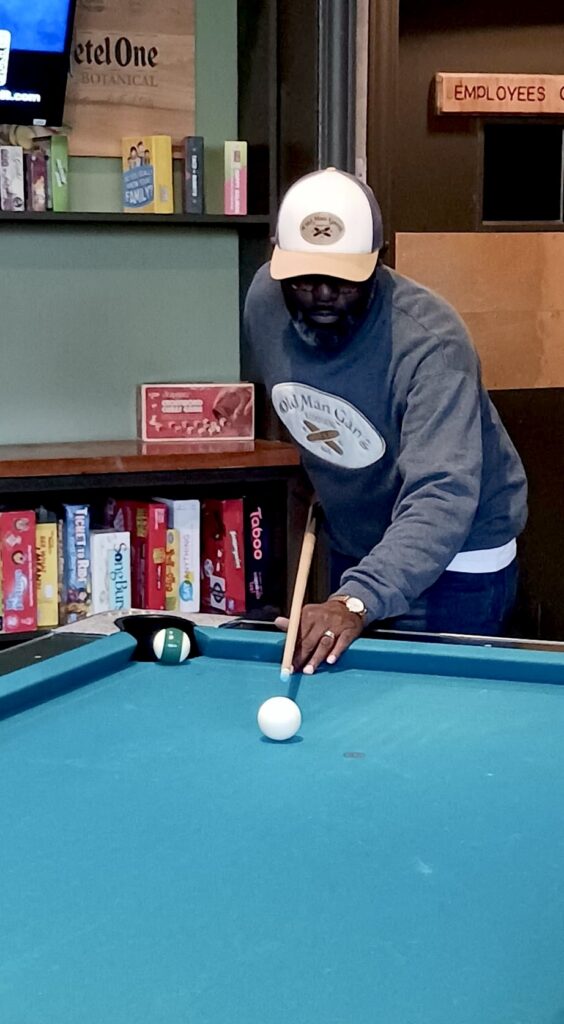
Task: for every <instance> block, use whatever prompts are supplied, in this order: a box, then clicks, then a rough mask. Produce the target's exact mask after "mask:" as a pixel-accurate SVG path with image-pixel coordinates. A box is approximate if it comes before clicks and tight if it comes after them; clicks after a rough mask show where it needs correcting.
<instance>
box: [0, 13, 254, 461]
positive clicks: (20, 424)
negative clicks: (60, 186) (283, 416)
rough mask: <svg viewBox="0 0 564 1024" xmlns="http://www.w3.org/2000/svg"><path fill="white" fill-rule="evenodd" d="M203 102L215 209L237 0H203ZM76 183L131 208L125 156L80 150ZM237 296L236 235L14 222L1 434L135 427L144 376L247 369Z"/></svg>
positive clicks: (0, 278) (130, 430)
mask: <svg viewBox="0 0 564 1024" xmlns="http://www.w3.org/2000/svg"><path fill="white" fill-rule="evenodd" d="M196 106H197V114H196V130H197V132H198V133H199V134H202V135H204V136H205V139H206V147H207V148H208V147H209V155H208V149H207V152H206V158H207V170H208V171H209V172H210V174H209V177H210V179H212V180H213V179H214V178H215V181H214V182H213V186H212V185H210V188H209V190H208V209H209V211H210V212H214V211H216V210H220V209H221V182H220V169H221V168H220V160H221V151H222V144H223V140H224V139H228V138H234V137H236V130H237V25H236V0H197V4H196ZM214 172H215V173H214ZM71 183H72V189H73V192H72V204H73V208H74V209H75V210H100V211H112V210H119V209H120V167H119V161H117V160H98V159H80V160H79V159H75V160H73V161H72V168H71ZM238 303H239V299H238V245H237V236H236V233H235V231H230V230H228V229H225V230H224V229H221V230H212V229H202V228H198V229H189V228H183V227H180V226H177V227H174V226H171V227H167V226H165V227H162V228H161V227H153V228H142V227H127V226H121V225H118V226H110V225H97V226H96V227H95V228H92V227H89V228H85V227H80V226H78V225H65V226H59V225H46V226H45V227H41V226H31V225H29V226H22V227H17V226H16V225H14V224H12V223H10V224H5V225H4V226H2V227H1V228H0V352H1V357H0V444H11V443H18V442H34V441H73V440H102V439H110V438H127V437H135V390H136V386H137V384H140V383H143V382H144V381H151V380H157V379H160V380H165V381H166V380H228V379H234V378H236V377H237V376H238V370H239V304H238Z"/></svg>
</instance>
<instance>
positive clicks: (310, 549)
mask: <svg viewBox="0 0 564 1024" xmlns="http://www.w3.org/2000/svg"><path fill="white" fill-rule="evenodd" d="M318 513H319V508H318V505H317V504H316V503H312V504H311V505H310V507H309V513H308V517H307V523H306V528H305V533H304V539H303V542H302V550H301V552H300V560H299V562H298V571H297V573H296V582H295V584H294V592H293V595H292V606H291V608H290V618H289V621H288V632H287V634H286V643H285V645H284V655H283V658H282V670H281V673H280V674H281V678H282V679H283V680H287V679H288V678H289V676H290V674H291V671H292V664H293V660H294V652H295V650H296V640H297V638H298V630H299V626H300V618H301V614H302V607H303V603H304V597H305V592H306V587H307V581H308V577H309V571H310V569H311V562H312V559H313V553H314V551H315V544H316V541H317V527H318V521H319V514H318Z"/></svg>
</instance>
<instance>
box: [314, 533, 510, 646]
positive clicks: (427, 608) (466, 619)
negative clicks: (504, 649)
mask: <svg viewBox="0 0 564 1024" xmlns="http://www.w3.org/2000/svg"><path fill="white" fill-rule="evenodd" d="M355 564H356V562H355V560H354V559H352V558H350V557H348V556H346V555H342V554H340V553H338V552H332V554H331V592H332V593H333V591H335V590H337V589H338V588H339V586H340V579H341V576H342V575H343V573H344V572H346V570H347V569H351V568H352V567H353V566H354V565H355ZM517 580H518V567H517V560H515V561H513V562H512V563H511V565H508V566H507V568H506V569H500V570H499V571H498V572H484V573H469V572H444V573H443V574H442V576H439V578H438V580H437V581H436V583H433V585H432V586H431V587H429V589H428V590H425V591H424V592H423V593H422V594H421V596H420V597H418V598H417V599H416V600H415V601H414V602H413V604H412V605H411V608H409V610H408V611H407V612H405V614H404V615H400V616H399V617H398V618H395V619H387V620H386V621H385V623H384V622H382V623H378V625H380V626H382V628H386V629H399V630H407V631H413V632H415V633H466V634H469V635H472V636H503V634H504V630H505V629H506V628H507V625H508V620H509V617H510V615H511V612H512V611H513V608H514V605H515V602H516V599H517Z"/></svg>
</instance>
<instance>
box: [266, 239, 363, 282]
mask: <svg viewBox="0 0 564 1024" xmlns="http://www.w3.org/2000/svg"><path fill="white" fill-rule="evenodd" d="M377 262H378V252H377V251H376V252H367V253H345V252H331V253H328V252H319V253H317V252H290V251H289V250H288V249H280V248H279V246H277V245H275V246H274V251H273V253H272V259H271V261H270V276H271V277H272V279H273V280H274V281H285V280H287V279H288V278H289V277H307V276H309V275H319V276H321V275H326V276H327V277H339V278H341V280H343V281H367V280H368V278H369V277H370V276H371V275H372V274H373V273H374V269H375V267H376V264H377Z"/></svg>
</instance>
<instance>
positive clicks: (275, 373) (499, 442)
mask: <svg viewBox="0 0 564 1024" xmlns="http://www.w3.org/2000/svg"><path fill="white" fill-rule="evenodd" d="M382 242H383V229H382V219H381V214H380V210H379V208H378V204H377V203H376V200H375V198H374V195H373V193H372V191H371V190H370V189H369V188H368V187H367V186H365V185H363V184H362V183H361V182H360V181H358V180H357V179H356V178H354V177H352V176H351V175H348V174H344V173H343V172H341V171H337V170H335V169H333V168H330V169H328V170H324V171H318V172H315V173H313V174H310V175H306V177H304V178H301V179H300V180H299V181H298V182H296V183H295V184H294V185H293V186H292V187H291V188H290V190H289V191H288V193H287V195H286V197H285V199H284V200H283V202H282V205H281V207H280V211H279V218H278V228H277V237H276V245H275V248H274V252H273V256H272V261H271V263H270V264H267V265H265V266H263V267H261V269H260V270H259V271H258V273H257V275H256V277H255V279H254V281H253V283H252V285H251V287H250V289H249V293H248V296H247V302H246V307H245V333H246V338H247V345H248V346H249V357H250V359H251V363H252V365H253V367H254V369H255V377H256V379H257V380H259V381H262V382H263V383H264V384H265V385H266V388H267V391H268V393H269V394H270V396H271V399H272V403H273V405H274V408H275V410H276V412H277V414H278V416H279V417H280V419H281V420H282V422H283V423H284V424H285V426H286V427H287V429H288V430H289V432H290V433H291V435H292V437H293V438H294V440H295V441H296V442H297V444H298V445H299V446H300V450H301V455H302V461H303V465H304V467H305V469H306V471H307V473H308V475H309V478H310V480H311V482H312V484H313V486H314V488H315V490H316V493H317V497H318V499H319V501H320V502H321V505H322V507H323V510H324V512H325V518H326V523H327V527H328V532H329V537H330V542H331V549H332V594H331V596H330V597H329V598H328V599H327V601H325V602H324V603H322V604H318V605H309V606H306V607H305V608H304V610H303V614H302V619H301V625H300V635H299V638H298V645H297V649H296V656H295V664H294V668H295V669H298V668H303V669H304V671H305V672H307V673H311V672H313V671H315V669H316V668H317V667H318V665H320V664H321V662H322V661H327V662H329V664H333V663H334V662H335V661H336V660H337V659H338V657H339V656H340V654H341V653H342V652H343V651H344V650H345V649H346V648H347V647H348V646H349V644H350V643H352V641H353V640H354V639H355V638H356V637H357V636H359V635H360V633H361V632H362V630H363V628H364V627H365V626H366V625H367V624H369V623H371V622H381V621H386V622H387V624H388V625H389V626H390V627H392V628H394V629H404V630H405V629H413V630H416V631H431V632H451V633H453V632H454V633H473V634H480V635H488V634H489V635H497V634H500V633H501V632H502V630H503V628H504V623H505V622H506V620H507V616H508V614H509V613H510V611H511V608H512V605H513V603H514V600H515V592H516V577H517V568H516V538H517V537H518V535H519V534H520V532H521V531H522V529H523V527H524V525H525V521H526V517H527V507H526V501H527V493H526V492H527V485H526V479H525V474H524V470H523V467H522V464H521V461H520V459H519V456H518V455H517V453H516V451H515V449H514V447H513V445H512V443H511V441H510V440H509V437H508V435H507V433H506V431H505V429H504V427H503V425H502V424H501V422H500V420H499V417H498V415H497V413H496V411H495V409H494V407H493V405H492V404H491V402H490V400H489V398H488V395H487V393H486V391H485V389H484V387H483V385H482V381H481V374H480V363H479V360H478V357H477V355H476V352H475V350H474V348H473V346H472V342H471V341H470V338H469V336H468V333H467V331H466V329H465V327H464V324H463V323H462V321H461V320H460V319H459V317H458V316H457V314H456V313H455V312H454V310H453V309H452V308H451V307H450V306H449V305H448V304H447V303H446V302H444V301H443V299H441V298H440V297H439V296H438V295H435V294H434V293H433V292H430V291H429V290H428V289H426V288H423V287H422V286H420V285H418V284H416V283H415V282H414V281H411V280H409V279H408V278H406V277H403V276H401V275H400V274H397V273H395V272H394V271H392V270H390V269H388V268H387V267H385V266H384V265H383V264H381V263H380V262H379V251H380V249H381V247H382ZM304 666H305V667H304Z"/></svg>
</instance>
